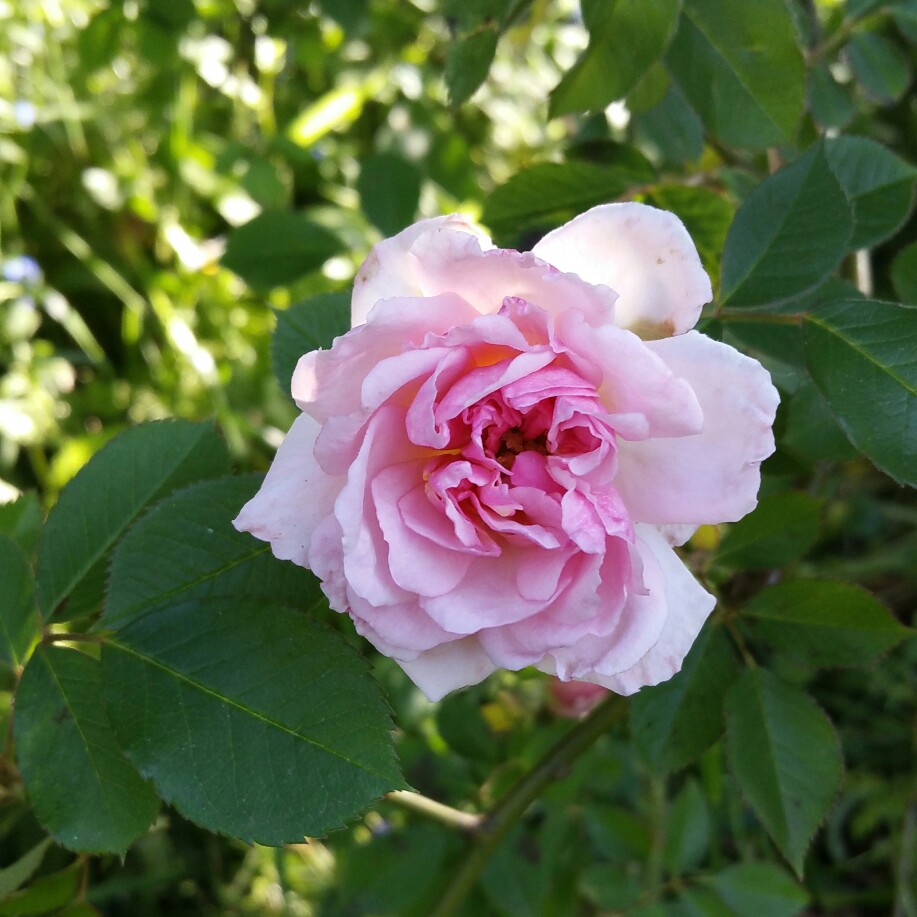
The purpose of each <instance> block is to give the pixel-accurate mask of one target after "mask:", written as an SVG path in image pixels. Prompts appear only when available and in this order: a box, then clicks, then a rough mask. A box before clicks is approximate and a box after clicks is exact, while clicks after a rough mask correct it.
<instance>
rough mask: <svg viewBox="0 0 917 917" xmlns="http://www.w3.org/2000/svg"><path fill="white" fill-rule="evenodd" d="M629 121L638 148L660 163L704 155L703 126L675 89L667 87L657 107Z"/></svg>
mask: <svg viewBox="0 0 917 917" xmlns="http://www.w3.org/2000/svg"><path fill="white" fill-rule="evenodd" d="M631 120H632V124H633V128H634V136H635V137H636V138H637V140H638V141H639V143H640V146H641V148H648V149H650V150H652V151H653V153H654V155H655V156H657V157H658V158H659V159H660V160H661V161H662V162H665V163H673V164H676V165H680V164H682V163H685V162H693V161H695V160H697V159H700V157H701V154H702V153H703V152H704V126H703V124H701V120H700V118H698V117H697V114H696V113H695V112H694V109H693V108H691V106H690V105H689V104H688V102H687V100H686V99H685V96H684V93H683V92H682V91H681V90H680V89H679V88H678V87H677V86H669V88H668V91H667V92H666V94H665V95H664V96H663V98H662V101H661V102H659V104H658V105H655V106H654V107H653V108H651V109H650V110H649V111H645V112H640V113H639V114H637V115H634V117H633V118H632V119H631Z"/></svg>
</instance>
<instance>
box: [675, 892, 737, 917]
mask: <svg viewBox="0 0 917 917" xmlns="http://www.w3.org/2000/svg"><path fill="white" fill-rule="evenodd" d="M666 917H736V914H735V911H733V910H731V909H730V908H728V907H727V906H726V905H725V904H723V902H722V901H721V900H720V899H719V898H718V897H717V896H716V895H715V894H714V893H713V892H711V891H708V890H707V889H705V888H689V889H687V890H686V891H683V892H682V893H681V894H680V895H679V896H678V898H677V899H676V900H675V902H674V903H673V904H672V906H671V909H670V911H668V912H667V914H666Z"/></svg>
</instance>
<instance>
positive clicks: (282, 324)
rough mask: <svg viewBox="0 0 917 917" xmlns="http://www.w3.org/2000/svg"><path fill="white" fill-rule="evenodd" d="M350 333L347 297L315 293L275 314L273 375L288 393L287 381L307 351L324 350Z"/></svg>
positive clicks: (348, 297) (272, 346) (348, 298)
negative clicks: (342, 335)
mask: <svg viewBox="0 0 917 917" xmlns="http://www.w3.org/2000/svg"><path fill="white" fill-rule="evenodd" d="M349 330H350V296H349V294H347V293H319V294H318V296H310V297H309V298H308V299H306V300H303V301H302V302H298V303H296V305H294V306H290V308H289V309H285V310H284V311H283V312H278V313H277V328H276V329H275V330H274V335H273V337H272V338H271V361H272V362H273V364H274V375H275V376H276V377H277V382H278V383H279V384H280V387H281V389H283V391H285V392H287V393H289V391H290V380H291V379H292V378H293V370H294V369H296V363H297V362H298V360H299V358H300V357H301V356H302V355H303V354H305V353H309V351H311V350H318V349H319V348H323V349H327V348H329V347H330V346H331V344H332V342H333V341H334V339H335V338H336V337H338V336H339V335H341V334H346V333H347V332H348V331H349Z"/></svg>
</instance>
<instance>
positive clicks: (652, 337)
mask: <svg viewBox="0 0 917 917" xmlns="http://www.w3.org/2000/svg"><path fill="white" fill-rule="evenodd" d="M628 330H629V331H633V333H634V334H636V335H637V336H638V337H640V338H642V339H643V340H644V341H658V340H660V339H661V338H670V337H673V336H674V334H675V323H674V322H673V321H672V319H670V318H669V319H666V320H665V321H664V322H648V321H641V322H636V323H635V324H633V325H631V326H630V328H629V329H628Z"/></svg>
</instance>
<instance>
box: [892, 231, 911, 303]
mask: <svg viewBox="0 0 917 917" xmlns="http://www.w3.org/2000/svg"><path fill="white" fill-rule="evenodd" d="M892 284H894V287H895V292H896V293H897V294H898V296H899V297H900V298H901V301H902V302H905V303H909V304H910V305H912V306H914V305H917V242H911V244H910V245H908V246H907V247H906V248H903V249H901V251H900V252H898V254H897V255H896V256H895V260H894V261H893V262H892Z"/></svg>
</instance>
